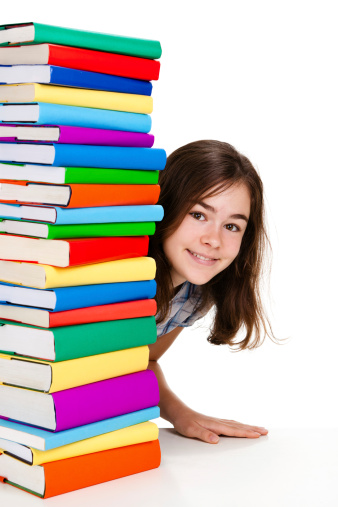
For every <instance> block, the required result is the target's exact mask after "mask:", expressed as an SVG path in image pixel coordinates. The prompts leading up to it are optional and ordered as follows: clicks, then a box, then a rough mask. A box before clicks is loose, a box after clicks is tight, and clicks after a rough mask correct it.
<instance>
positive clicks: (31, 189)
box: [0, 148, 160, 208]
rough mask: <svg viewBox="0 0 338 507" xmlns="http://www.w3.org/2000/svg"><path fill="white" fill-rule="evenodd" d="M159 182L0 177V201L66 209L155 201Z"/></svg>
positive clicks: (153, 202) (158, 193)
mask: <svg viewBox="0 0 338 507" xmlns="http://www.w3.org/2000/svg"><path fill="white" fill-rule="evenodd" d="M0 149H1V148H0ZM159 195H160V187H159V185H87V184H77V183H70V184H69V185H50V184H44V183H40V184H39V183H34V182H30V181H21V180H19V181H17V180H0V202H8V203H11V202H19V203H20V202H22V203H26V202H27V203H32V204H34V203H40V204H55V205H57V206H65V207H69V208H82V207H90V206H113V205H117V206H121V205H131V204H133V205H134V204H156V203H157V201H158V198H159Z"/></svg>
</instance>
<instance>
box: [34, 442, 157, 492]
mask: <svg viewBox="0 0 338 507" xmlns="http://www.w3.org/2000/svg"><path fill="white" fill-rule="evenodd" d="M160 462H161V451H160V445H159V441H158V440H154V441H152V442H144V443H141V444H135V445H128V446H124V447H119V448H117V449H109V450H107V451H102V452H99V453H91V454H85V455H83V456H77V457H74V458H69V459H65V460H59V461H53V462H51V463H46V464H45V465H42V466H43V468H44V471H45V483H46V489H45V494H44V498H50V497H53V496H56V495H61V494H63V493H68V492H70V491H74V490H77V489H81V488H86V487H88V486H94V485H95V484H100V483H102V482H107V481H111V480H113V479H119V478H120V477H125V476H128V475H132V474H137V473H139V472H144V471H146V470H151V469H153V468H157V467H159V466H160Z"/></svg>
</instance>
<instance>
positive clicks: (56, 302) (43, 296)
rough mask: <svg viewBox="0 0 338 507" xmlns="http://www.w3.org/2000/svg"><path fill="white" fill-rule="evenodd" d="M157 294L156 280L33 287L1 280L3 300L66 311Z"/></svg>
mask: <svg viewBox="0 0 338 507" xmlns="http://www.w3.org/2000/svg"><path fill="white" fill-rule="evenodd" d="M155 294H156V282H155V280H144V281H138V282H122V283H103V284H100V285H96V284H92V285H79V286H73V287H60V288H58V289H42V290H41V289H31V288H29V287H21V286H19V285H12V284H10V283H0V301H1V302H3V303H11V304H14V305H23V306H31V307H38V308H42V309H43V308H45V309H46V310H50V311H53V312H64V311H68V310H74V309H77V308H87V307H92V306H93V305H95V306H100V305H108V304H112V303H120V302H124V301H137V300H140V299H151V298H153V297H155Z"/></svg>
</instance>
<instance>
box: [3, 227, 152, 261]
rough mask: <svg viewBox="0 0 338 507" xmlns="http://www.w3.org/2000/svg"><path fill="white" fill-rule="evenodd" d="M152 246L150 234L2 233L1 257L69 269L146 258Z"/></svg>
mask: <svg viewBox="0 0 338 507" xmlns="http://www.w3.org/2000/svg"><path fill="white" fill-rule="evenodd" d="M148 245H149V237H148V236H124V237H115V236H113V237H103V238H75V239H62V240H61V239H52V240H50V239H35V238H26V237H24V236H15V235H11V234H1V235H0V259H2V260H10V261H21V262H34V263H38V264H48V265H50V266H58V267H61V268H65V267H68V266H79V265H83V264H95V263H98V262H108V261H115V260H119V259H128V258H132V257H144V256H146V255H147V253H148Z"/></svg>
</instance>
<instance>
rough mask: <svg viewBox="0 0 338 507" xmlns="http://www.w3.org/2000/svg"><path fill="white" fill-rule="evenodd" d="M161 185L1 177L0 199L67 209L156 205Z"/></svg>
mask: <svg viewBox="0 0 338 507" xmlns="http://www.w3.org/2000/svg"><path fill="white" fill-rule="evenodd" d="M159 195H160V187H159V185H95V184H82V183H72V184H68V185H49V184H42V183H41V184H40V183H34V182H30V181H16V180H0V202H6V203H16V202H18V203H21V204H23V203H30V204H50V205H53V206H61V207H64V208H91V207H94V206H125V205H132V204H156V203H157V201H158V198H159Z"/></svg>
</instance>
